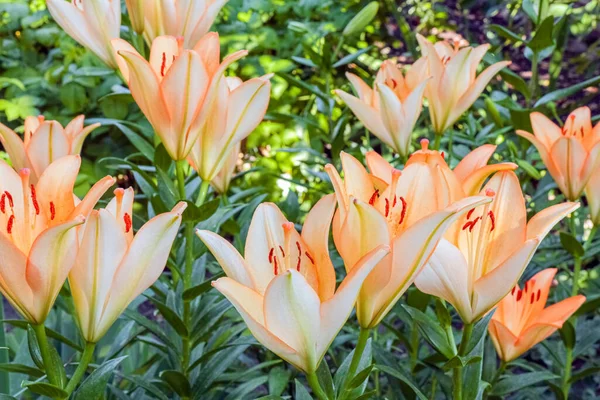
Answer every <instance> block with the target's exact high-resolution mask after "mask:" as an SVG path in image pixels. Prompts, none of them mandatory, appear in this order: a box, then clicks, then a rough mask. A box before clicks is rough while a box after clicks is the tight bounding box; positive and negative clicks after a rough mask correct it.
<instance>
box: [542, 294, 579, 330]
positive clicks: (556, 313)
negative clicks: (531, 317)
mask: <svg viewBox="0 0 600 400" xmlns="http://www.w3.org/2000/svg"><path fill="white" fill-rule="evenodd" d="M583 303H585V296H582V295H577V296H573V297H569V298H567V299H564V300H562V301H559V302H558V303H555V304H552V305H551V306H550V307H547V308H545V309H544V311H542V312H541V313H540V314H538V316H537V318H536V323H538V324H547V325H551V326H554V327H555V328H561V327H562V325H563V324H564V323H565V322H566V321H567V320H568V319H569V318H570V317H571V315H573V313H574V312H575V311H577V309H578V308H579V307H581V305H582V304H583Z"/></svg>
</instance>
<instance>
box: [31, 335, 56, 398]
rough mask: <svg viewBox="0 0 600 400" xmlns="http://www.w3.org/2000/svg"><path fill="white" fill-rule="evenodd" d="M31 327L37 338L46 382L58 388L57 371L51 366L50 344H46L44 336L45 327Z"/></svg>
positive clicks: (46, 338) (46, 339)
mask: <svg viewBox="0 0 600 400" xmlns="http://www.w3.org/2000/svg"><path fill="white" fill-rule="evenodd" d="M31 327H32V328H33V330H34V331H35V336H37V341H38V345H39V346H40V353H42V362H43V363H44V370H45V371H46V375H47V376H48V381H49V382H50V383H51V384H53V385H56V386H60V377H59V376H58V375H57V372H58V371H56V370H55V369H54V368H53V366H52V355H51V354H50V343H48V337H47V336H46V327H44V324H39V325H34V324H32V325H31Z"/></svg>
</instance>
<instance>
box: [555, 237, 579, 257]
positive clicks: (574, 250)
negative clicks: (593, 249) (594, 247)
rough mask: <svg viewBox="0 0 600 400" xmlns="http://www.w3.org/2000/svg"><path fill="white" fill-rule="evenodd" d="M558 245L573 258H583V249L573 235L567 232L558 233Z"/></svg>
mask: <svg viewBox="0 0 600 400" xmlns="http://www.w3.org/2000/svg"><path fill="white" fill-rule="evenodd" d="M560 243H561V244H562V246H563V248H564V249H565V250H567V251H568V252H569V253H571V255H573V256H574V257H583V255H584V254H585V249H584V248H583V246H582V245H581V243H579V240H577V239H576V238H575V237H573V235H571V234H570V233H567V232H560Z"/></svg>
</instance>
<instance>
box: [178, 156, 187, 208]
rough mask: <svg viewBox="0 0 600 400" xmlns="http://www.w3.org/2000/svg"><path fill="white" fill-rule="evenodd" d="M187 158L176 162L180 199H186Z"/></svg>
mask: <svg viewBox="0 0 600 400" xmlns="http://www.w3.org/2000/svg"><path fill="white" fill-rule="evenodd" d="M185 162H186V161H185V160H180V161H176V162H175V171H176V173H177V188H178V189H179V199H180V200H186V198H185V197H186V196H185V170H184V166H185Z"/></svg>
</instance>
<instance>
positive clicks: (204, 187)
mask: <svg viewBox="0 0 600 400" xmlns="http://www.w3.org/2000/svg"><path fill="white" fill-rule="evenodd" d="M209 188H210V182H209V181H202V184H200V191H199V192H198V198H197V199H196V207H200V206H201V205H202V204H204V202H205V201H206V197H207V196H208V189H209Z"/></svg>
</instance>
